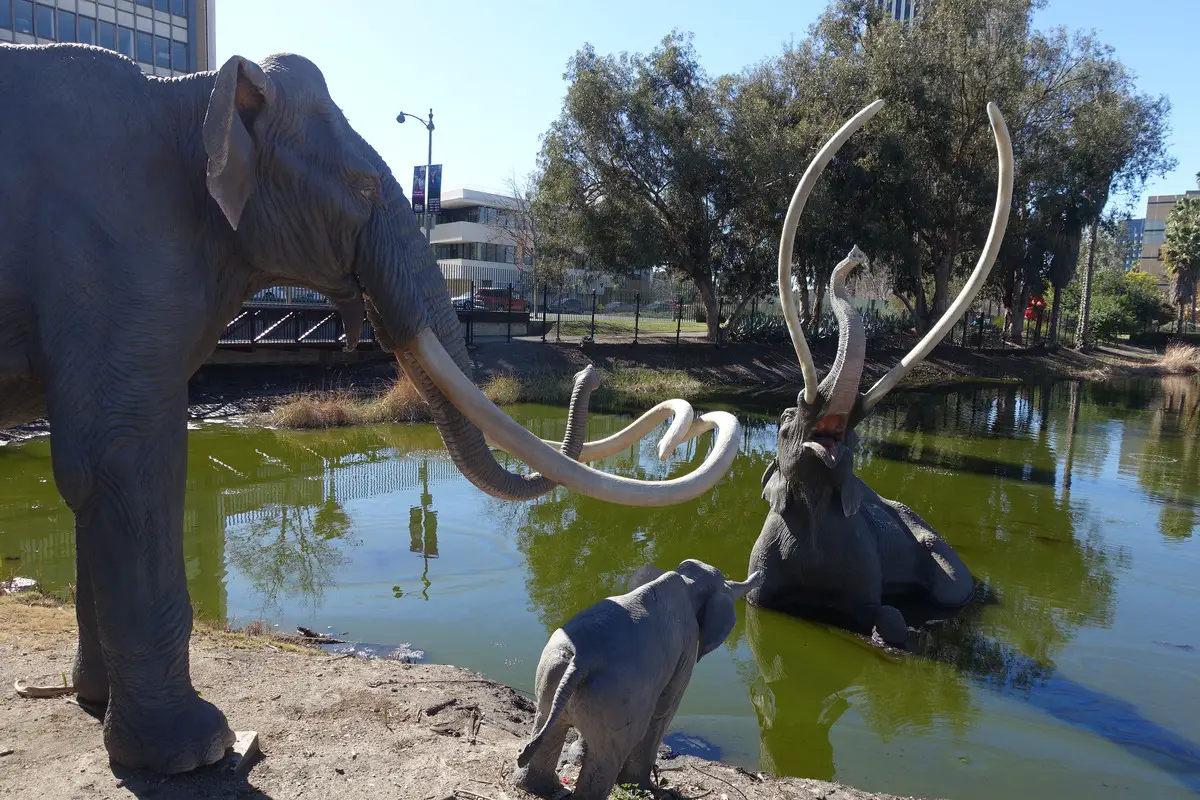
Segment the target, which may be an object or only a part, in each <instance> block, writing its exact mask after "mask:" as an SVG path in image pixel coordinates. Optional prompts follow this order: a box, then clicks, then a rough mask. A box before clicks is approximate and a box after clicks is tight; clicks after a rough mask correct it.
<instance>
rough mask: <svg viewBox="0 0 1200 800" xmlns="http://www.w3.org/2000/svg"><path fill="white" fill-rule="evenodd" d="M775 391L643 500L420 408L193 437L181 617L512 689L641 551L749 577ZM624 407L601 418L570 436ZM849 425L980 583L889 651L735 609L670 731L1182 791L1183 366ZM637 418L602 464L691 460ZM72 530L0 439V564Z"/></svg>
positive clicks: (933, 779)
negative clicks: (463, 449) (472, 456)
mask: <svg viewBox="0 0 1200 800" xmlns="http://www.w3.org/2000/svg"><path fill="white" fill-rule="evenodd" d="M789 400H790V398H789ZM786 402H787V401H783V402H781V403H780V404H779V407H778V408H770V409H766V410H765V412H766V413H765V414H764V415H763V416H761V417H754V416H752V415H749V414H747V413H746V411H745V410H744V409H740V410H739V411H738V416H739V418H741V419H742V421H743V423H744V437H743V441H742V445H741V452H740V454H739V456H738V458H737V459H736V460H735V462H734V464H733V467H732V469H731V472H730V474H729V476H728V477H727V478H726V479H725V480H724V481H722V483H721V484H720V485H719V486H717V487H716V488H715V489H714V490H713V492H711V493H710V494H709V495H707V496H705V497H702V498H698V499H696V500H693V501H690V502H688V503H684V504H682V505H680V506H675V507H670V508H659V509H631V508H624V507H619V506H612V505H609V504H606V503H601V502H599V501H595V500H592V499H590V498H586V497H580V496H577V495H575V494H572V493H571V492H568V491H566V490H564V489H561V488H560V489H557V490H555V491H554V492H551V493H550V494H548V495H546V496H544V497H542V498H539V499H537V500H535V501H531V502H528V503H505V502H501V501H498V500H494V499H492V498H489V497H486V496H484V495H482V493H480V492H478V490H476V489H474V487H471V486H470V485H469V484H468V483H467V482H466V481H465V480H464V479H463V478H462V477H461V475H460V474H459V473H458V472H457V470H455V468H454V467H453V465H452V464H451V463H450V461H449V459H448V458H447V456H446V453H445V451H444V449H443V448H442V446H441V441H440V437H439V436H438V434H437V432H436V430H434V429H433V428H431V427H425V426H388V427H377V428H375V427H372V428H362V429H352V430H334V431H324V432H313V431H309V432H290V433H289V432H274V431H247V430H240V429H234V428H230V427H227V426H215V427H210V428H207V429H204V430H200V431H194V432H193V433H192V435H191V437H190V450H189V462H188V490H187V508H186V512H185V516H186V524H187V529H186V537H185V548H184V549H185V555H186V564H187V575H188V582H189V590H190V592H191V596H192V599H193V602H194V604H195V606H196V609H197V612H198V613H199V614H201V615H204V616H208V617H215V618H223V617H226V616H227V615H228V614H230V613H237V614H246V613H248V612H249V611H250V610H252V609H254V610H257V609H260V608H269V609H272V610H273V611H272V613H278V614H280V615H281V618H283V619H286V617H287V616H288V615H299V614H308V615H310V616H313V615H317V614H319V615H320V619H319V620H318V619H317V618H316V617H315V616H313V618H312V619H311V620H310V619H305V620H304V621H303V623H302V624H306V625H314V626H315V624H316V623H317V622H318V621H319V623H320V625H321V626H324V625H326V624H327V623H330V622H336V623H337V625H338V627H337V630H339V631H340V630H353V631H354V636H355V638H365V639H367V640H368V641H372V642H382V643H388V645H386V646H383V645H381V647H384V649H385V650H387V649H390V647H391V646H392V645H396V644H398V643H400V642H405V641H410V642H412V643H413V644H415V645H417V646H419V647H420V648H422V649H424V650H427V652H429V653H431V654H432V655H431V657H432V658H434V659H438V660H450V661H453V662H455V663H460V664H463V665H464V666H467V667H470V668H473V669H479V670H481V671H482V672H484V673H485V674H488V675H490V676H493V677H496V678H499V679H501V680H506V681H510V682H514V683H516V684H517V685H519V686H521V687H522V688H528V682H529V681H531V680H532V673H533V669H532V665H533V664H536V662H537V658H538V654H539V653H540V651H541V647H542V646H543V645H544V643H545V637H546V636H547V635H548V634H549V632H550V631H552V630H553V629H554V628H556V627H558V626H559V625H560V624H562V623H563V622H564V621H565V620H566V619H568V618H569V617H570V616H572V615H573V614H575V613H576V612H577V611H579V610H580V609H582V608H584V607H586V606H588V605H590V604H592V603H593V602H595V601H596V600H597V599H599V598H601V597H604V596H607V595H611V594H615V593H618V592H621V591H623V590H624V584H625V580H626V577H627V576H628V575H629V574H630V573H631V572H632V571H633V570H634V569H636V568H637V567H638V566H641V565H642V564H644V563H647V562H650V563H654V564H656V565H658V566H660V567H664V568H670V567H673V566H675V565H676V564H677V563H678V562H679V561H681V560H683V559H685V558H691V557H696V558H701V559H703V560H705V561H707V562H709V563H712V564H713V565H714V566H716V567H718V568H719V569H721V570H722V571H723V572H724V573H726V575H728V576H730V577H734V578H738V579H740V578H744V577H745V571H746V566H747V561H748V556H749V552H750V548H751V546H752V545H753V542H754V540H755V538H756V537H757V535H758V533H759V530H760V528H761V525H762V521H763V518H764V514H765V504H764V503H763V501H762V499H761V496H760V483H759V481H760V478H761V476H762V473H763V470H764V469H765V468H766V466H767V463H768V462H769V460H770V458H771V457H772V456H773V455H774V447H775V419H776V415H777V413H778V411H779V408H782V407H783V405H784V404H786ZM513 413H514V416H515V417H516V418H517V420H518V421H519V422H520V423H521V424H522V425H524V426H525V427H527V428H529V429H530V430H532V431H533V432H534V433H535V434H536V435H538V436H541V437H543V438H546V439H552V440H553V439H560V438H561V436H562V434H563V431H564V429H565V412H564V411H563V410H561V409H545V408H541V407H519V408H516V409H513ZM627 422H628V419H627V418H618V417H612V416H605V415H595V416H593V417H592V419H591V422H590V424H589V438H599V437H602V436H605V435H608V434H610V433H613V432H615V431H616V430H618V429H620V428H621V427H623V426H624V425H625V424H627ZM859 431H860V434H861V443H862V447H861V450H860V452H859V453H858V454H857V456H856V469H857V471H858V473H859V474H860V475H861V476H862V477H863V479H864V480H866V481H867V482H868V483H869V484H870V485H871V486H872V487H873V488H874V489H875V490H876V491H878V492H879V493H880V494H882V495H883V496H886V497H892V498H896V499H898V500H900V501H902V502H905V503H906V504H908V505H911V506H912V507H913V508H914V509H916V510H917V511H918V512H919V513H920V514H921V515H922V516H923V517H925V518H926V519H927V520H929V522H930V523H931V524H932V525H934V526H935V527H936V528H937V529H938V530H940V531H941V532H942V533H943V534H944V535H945V536H946V538H947V539H948V540H949V541H950V542H952V543H953V545H954V547H955V549H956V550H957V551H958V552H959V553H960V554H961V555H962V557H963V558H964V560H965V561H966V562H967V564H968V565H969V566H970V568H971V571H972V573H973V574H974V575H975V577H976V578H977V579H978V580H979V581H980V584H981V587H982V588H981V591H980V592H979V594H978V597H977V599H976V601H975V602H973V603H972V604H971V605H970V606H968V607H967V608H966V609H964V610H963V611H962V612H961V613H959V614H958V615H956V616H954V617H952V618H951V619H949V620H947V621H944V622H942V623H938V624H934V625H931V626H929V627H928V628H927V629H926V630H923V631H922V632H921V633H920V635H919V636H918V637H917V643H918V647H917V654H916V655H909V656H903V657H901V656H898V655H896V654H893V653H889V652H884V651H881V650H879V649H877V648H874V647H871V646H870V645H869V644H868V643H866V642H865V641H864V640H862V639H861V638H858V637H855V636H853V635H851V634H848V633H845V632H843V631H839V630H837V629H835V628H827V627H823V626H821V625H817V624H814V623H812V622H807V621H803V620H797V619H794V618H791V617H787V616H784V615H780V614H776V613H774V612H769V611H762V610H759V609H748V608H746V607H745V606H744V604H739V621H738V625H737V626H736V627H735V629H734V631H733V633H732V634H731V635H730V637H729V639H728V641H727V643H726V646H725V648H724V649H723V650H720V651H718V652H717V653H714V654H713V655H712V656H710V657H709V658H707V659H705V661H704V663H703V664H701V665H699V666H698V668H697V670H696V672H695V674H694V676H693V679H692V684H691V688H689V691H688V693H687V694H686V695H685V697H684V706H683V709H682V710H681V713H680V714H679V715H678V716H677V718H676V719H677V722H676V726H675V728H674V730H672V731H671V732H670V733H669V737H668V738H669V740H670V741H672V742H673V743H674V744H676V745H677V747H679V748H683V749H687V748H694V749H696V750H697V751H704V752H707V753H710V754H711V753H720V754H721V755H722V756H723V757H724V758H727V759H730V760H732V761H735V762H737V763H741V764H743V765H745V766H748V767H755V766H758V767H761V768H763V769H768V770H771V771H775V772H778V773H780V774H785V775H799V776H810V777H820V778H827V779H828V778H832V779H835V780H841V781H845V782H848V783H851V784H856V785H860V786H862V787H863V788H868V789H879V790H887V791H891V792H894V793H898V794H915V795H920V796H941V797H945V796H951V797H958V798H963V800H970V798H992V797H995V798H1001V797H1009V796H1012V795H1013V794H1024V795H1028V796H1031V797H1033V796H1045V797H1054V796H1067V795H1070V794H1073V793H1075V792H1078V793H1079V794H1080V795H1081V796H1090V797H1094V796H1101V795H1104V796H1115V795H1117V794H1122V793H1127V792H1128V789H1130V788H1132V789H1134V791H1135V794H1137V795H1138V796H1155V797H1168V796H1176V797H1178V796H1183V795H1180V794H1179V793H1180V792H1181V791H1184V792H1197V791H1200V787H1198V786H1197V777H1196V776H1197V775H1198V774H1200V767H1198V765H1200V757H1198V756H1197V747H1196V745H1195V744H1194V742H1195V741H1196V740H1197V739H1200V724H1198V723H1197V722H1196V721H1195V720H1194V717H1193V713H1192V712H1191V711H1190V710H1189V708H1188V703H1187V702H1181V699H1182V700H1188V699H1189V698H1192V697H1194V696H1196V679H1195V677H1194V676H1195V675H1196V672H1197V665H1198V664H1200V662H1197V661H1196V660H1195V659H1197V658H1200V650H1197V649H1196V648H1200V626H1198V623H1197V619H1200V618H1197V617H1196V615H1195V614H1194V613H1192V612H1191V610H1190V609H1191V608H1194V606H1195V603H1196V602H1197V601H1200V593H1198V592H1200V590H1198V589H1197V588H1196V586H1195V581H1194V575H1195V570H1196V569H1197V568H1198V567H1200V553H1198V552H1197V551H1196V550H1195V548H1196V547H1197V546H1200V545H1197V544H1196V543H1197V542H1200V537H1196V536H1195V535H1194V534H1195V533H1196V525H1197V517H1196V505H1197V501H1198V500H1200V382H1197V381H1195V380H1179V379H1173V380H1168V381H1161V382H1153V381H1141V382H1130V383H1125V384H1111V383H1109V384H1105V383H1082V382H1073V383H1062V384H1057V385H1054V386H1048V387H1042V386H1025V387H1015V386H1014V387H1000V388H997V387H989V388H977V389H964V390H961V391H956V392H942V393H935V392H923V393H908V394H896V395H891V396H889V397H888V398H887V399H886V400H885V404H884V405H882V406H880V407H879V408H878V409H876V413H875V414H873V415H872V417H870V418H869V419H868V420H867V421H866V422H864V424H863V425H861V426H860V429H859ZM654 442H655V437H651V438H650V440H649V441H647V442H645V443H641V444H638V445H636V446H634V447H631V448H630V449H629V450H626V451H624V452H622V453H619V454H616V455H614V456H612V457H611V458H609V459H607V460H606V462H605V463H603V464H601V465H599V466H600V467H601V468H602V469H605V470H606V471H610V472H616V473H619V474H624V475H631V476H637V477H641V478H656V479H661V478H664V477H670V476H674V475H678V474H682V473H684V472H687V471H689V470H691V469H693V468H694V467H695V466H696V465H697V464H698V463H699V462H700V461H701V460H702V459H703V457H704V455H705V453H706V450H707V447H708V437H704V438H703V439H701V440H700V441H699V442H690V443H688V445H687V446H686V447H684V448H681V449H680V451H679V452H678V453H677V454H675V455H673V456H672V458H671V459H670V460H669V461H668V462H666V463H663V462H659V461H658V460H657V458H656V457H655V454H654ZM496 455H497V458H498V459H500V460H501V461H502V462H503V463H504V464H505V465H506V466H507V467H509V468H511V469H523V467H521V466H520V465H519V463H518V462H516V460H515V459H513V458H512V457H511V456H509V455H508V454H504V453H497V454H496ZM406 509H407V511H408V514H407V519H406V515H405V513H404V512H405V510H406ZM72 525H73V520H72V518H71V515H70V513H69V512H68V511H67V510H66V509H65V507H64V506H63V504H62V502H61V499H60V498H59V497H58V494H57V492H56V490H55V488H54V483H53V478H52V474H51V470H50V466H49V446H48V442H46V441H45V440H42V441H35V442H30V443H27V444H24V445H21V446H19V447H7V448H0V558H4V559H11V558H18V559H20V560H19V561H17V562H12V561H9V560H5V561H4V562H3V564H4V569H9V568H12V567H10V564H14V563H15V564H17V565H19V566H17V567H15V568H16V569H18V570H19V571H20V572H21V573H22V574H30V575H32V576H33V577H38V578H40V579H41V580H42V581H43V582H44V583H45V584H46V585H48V586H50V587H51V588H58V587H64V586H66V585H67V584H69V583H70V582H71V581H72V580H73V573H74V569H73V559H74V546H73V530H72ZM406 525H407V530H408V538H407V542H406V540H405V536H404V533H405V528H406ZM417 558H419V559H420V563H417V561H416V559H417ZM522 584H523V585H522ZM394 597H401V598H403V599H405V600H407V599H409V598H417V599H419V600H420V602H395V600H394ZM231 610H232V611H231ZM297 621H300V620H299V619H297ZM497 631H501V633H498V632H497ZM1164 642H1165V643H1167V644H1168V645H1170V646H1163V644H1162V643H1164ZM1189 648H1190V649H1189ZM522 681H526V683H524V684H523V683H521V682H522ZM983 775H986V778H987V779H986V780H981V776H983Z"/></svg>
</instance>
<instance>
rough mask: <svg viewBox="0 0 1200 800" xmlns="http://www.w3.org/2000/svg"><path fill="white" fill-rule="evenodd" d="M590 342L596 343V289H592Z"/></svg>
mask: <svg viewBox="0 0 1200 800" xmlns="http://www.w3.org/2000/svg"><path fill="white" fill-rule="evenodd" d="M591 339H592V343H593V344H595V343H596V290H595V289H592V333H591Z"/></svg>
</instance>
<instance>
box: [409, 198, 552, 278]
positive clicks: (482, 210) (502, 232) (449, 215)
mask: <svg viewBox="0 0 1200 800" xmlns="http://www.w3.org/2000/svg"><path fill="white" fill-rule="evenodd" d="M515 206H516V201H515V200H514V199H513V198H511V197H507V196H505V195H500V194H492V193H490V192H480V191H476V190H474V189H450V190H446V191H443V192H442V201H441V211H440V212H439V213H437V214H434V215H433V229H432V230H431V231H430V236H429V241H430V244H432V245H433V252H434V255H435V256H436V257H437V260H438V266H439V267H441V269H442V275H443V276H445V278H446V288H447V289H449V291H450V294H451V295H452V296H453V295H458V294H462V293H463V292H469V291H470V290H471V281H472V279H474V281H475V288H476V289H480V288H491V287H507V286H508V284H510V283H511V284H512V285H513V286H514V287H516V288H518V289H519V288H520V287H521V285H522V282H523V281H524V280H525V278H526V275H525V273H526V271H527V270H529V269H530V268H531V267H532V265H533V254H532V253H525V252H519V251H520V248H519V246H518V241H517V237H516V236H514V235H513V233H512V230H511V229H512V226H513V224H514V223H515V218H514V216H513V215H512V213H511V212H512V209H514V208H515ZM417 224H418V225H423V224H424V219H423V218H422V216H421V215H417Z"/></svg>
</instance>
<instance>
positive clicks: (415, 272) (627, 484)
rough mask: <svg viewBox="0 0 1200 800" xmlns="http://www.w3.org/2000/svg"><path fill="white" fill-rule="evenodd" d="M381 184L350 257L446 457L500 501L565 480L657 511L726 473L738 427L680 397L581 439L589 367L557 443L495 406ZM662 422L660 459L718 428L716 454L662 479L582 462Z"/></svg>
mask: <svg viewBox="0 0 1200 800" xmlns="http://www.w3.org/2000/svg"><path fill="white" fill-rule="evenodd" d="M383 188H384V192H383V195H384V201H385V202H384V206H385V207H384V208H381V209H379V210H377V211H376V214H375V216H374V217H373V219H372V220H371V222H370V223H369V224H368V226H367V228H366V230H365V231H364V232H363V235H362V237H361V239H360V241H359V246H358V253H357V257H356V260H357V263H356V267H355V268H356V272H357V274H358V276H359V279H360V281H361V282H362V284H363V287H364V290H365V292H366V295H367V298H368V302H367V316H368V318H369V319H370V320H371V323H372V325H373V326H374V327H375V330H376V337H377V339H378V341H379V343H380V345H381V346H383V347H385V348H387V349H389V350H391V351H392V352H394V353H395V354H396V357H397V360H398V361H399V364H400V368H401V369H402V370H403V372H404V373H405V375H407V376H408V378H409V380H411V381H412V383H413V385H414V386H415V387H416V388H417V390H418V391H419V392H420V393H421V396H422V397H424V398H425V400H426V402H427V403H428V404H429V408H430V413H431V414H432V416H433V420H434V424H435V425H436V426H437V428H438V431H439V432H440V434H441V437H442V441H443V442H444V443H445V445H446V449H447V451H449V453H450V456H451V458H452V459H453V460H454V463H455V465H456V466H457V467H458V468H459V470H461V471H462V473H463V475H464V476H465V477H466V478H467V479H468V480H469V481H471V483H472V484H474V485H475V486H477V487H479V488H480V489H481V490H483V491H484V492H486V493H487V494H489V495H492V496H493V497H498V498H501V499H505V500H528V499H532V498H534V497H538V496H540V495H543V494H545V493H547V492H549V491H550V490H551V489H553V488H554V487H555V486H556V485H560V484H561V485H564V486H567V487H568V488H571V489H574V490H576V491H579V492H580V493H582V494H586V495H588V496H591V497H596V498H598V499H602V500H609V501H612V502H618V503H623V504H626V505H639V506H661V505H670V504H674V503H679V502H683V501H685V500H689V499H691V498H694V497H696V496H698V495H699V494H701V493H703V492H705V491H707V490H708V489H710V488H712V486H714V485H715V484H716V483H717V482H718V481H719V480H720V479H721V478H722V477H723V476H724V474H725V473H726V472H727V471H728V469H729V467H730V465H731V463H732V461H733V458H734V456H735V455H736V453H737V439H738V424H737V421H736V420H735V419H734V418H733V417H732V416H731V415H729V414H725V413H724V412H713V413H711V414H706V415H704V416H703V417H700V418H698V419H696V418H694V415H693V412H692V409H691V407H690V406H689V405H688V404H687V403H684V402H683V401H681V400H673V401H667V402H665V403H661V404H659V405H658V406H656V407H655V408H654V409H651V411H649V412H647V413H646V414H645V415H643V416H642V417H641V418H640V419H638V420H637V421H635V422H634V423H633V424H632V425H630V426H629V427H627V428H626V429H625V430H623V431H621V432H619V433H618V434H616V435H614V436H610V437H608V438H607V439H604V440H602V441H600V442H594V443H585V442H584V434H585V429H586V407H587V400H588V395H589V394H590V393H591V391H592V389H594V388H595V386H596V382H597V377H598V376H597V374H596V373H595V371H594V370H593V369H592V368H591V367H589V368H587V369H586V370H584V371H583V372H581V373H579V374H578V375H576V380H575V388H574V392H573V394H572V397H571V408H570V412H569V415H568V423H567V435H566V436H565V437H564V441H563V442H562V443H550V442H543V441H542V440H540V439H538V438H537V437H535V436H534V435H533V434H531V433H530V432H529V431H527V430H525V429H524V428H522V427H521V426H520V425H517V424H516V422H514V421H513V420H512V419H511V418H510V417H508V415H506V414H504V412H502V411H500V409H498V408H496V406H495V404H493V403H492V402H491V401H490V400H488V399H487V398H486V397H485V396H484V395H483V393H482V392H480V391H479V389H478V388H477V387H475V386H474V384H472V383H471V381H470V379H469V378H468V377H467V375H468V374H469V373H470V359H469V358H468V355H467V350H466V344H465V342H464V339H463V331H462V325H461V323H460V322H459V320H458V315H457V312H456V311H455V310H454V307H453V305H452V304H451V302H450V294H449V292H448V291H447V289H446V283H445V280H444V278H443V277H442V274H441V270H440V269H439V268H438V265H437V261H436V259H435V258H434V255H433V252H432V249H431V248H430V246H429V244H428V242H426V240H425V238H424V237H423V236H421V234H420V233H419V231H418V229H417V225H416V219H415V216H414V215H413V212H412V208H411V207H410V206H409V204H408V202H407V200H405V198H404V196H403V194H402V192H401V190H400V187H399V185H398V184H397V183H396V181H395V180H394V179H393V178H392V177H391V176H390V175H387V174H386V173H385V178H384V181H383ZM666 417H673V423H672V425H671V426H670V427H669V429H668V431H667V433H666V435H665V436H664V439H663V442H662V443H661V445H660V448H659V455H660V457H661V458H664V459H665V458H666V457H668V456H669V455H670V453H671V452H672V451H673V450H674V449H675V448H676V447H677V446H678V445H680V444H682V443H683V442H685V441H687V440H688V439H691V438H693V437H695V436H699V435H701V434H702V433H705V432H706V431H709V430H713V429H716V431H717V435H716V436H715V441H714V444H713V448H712V451H711V452H710V454H709V456H708V458H707V459H706V460H705V462H704V464H703V465H701V467H700V468H699V469H697V470H696V471H695V472H693V473H691V474H689V475H687V476H684V477H682V478H675V479H672V480H667V481H653V482H652V481H638V480H632V479H629V478H623V477H617V476H612V475H607V474H605V473H602V472H599V471H597V470H594V469H592V468H590V467H587V466H585V465H584V464H582V463H580V460H583V461H589V460H595V459H599V458H603V457H605V456H607V455H611V454H613V453H615V452H619V451H620V450H622V449H624V448H627V447H629V446H630V445H631V444H633V443H634V442H636V441H637V440H638V439H640V438H641V437H642V436H644V435H645V434H646V433H648V432H649V431H650V430H651V429H653V428H654V427H655V426H656V425H657V424H658V423H659V422H661V421H662V420H663V419H664V418H666ZM485 432H486V434H487V436H488V437H489V439H490V440H491V441H492V442H494V443H495V444H496V445H498V446H499V447H501V448H503V449H505V450H507V451H508V452H510V453H512V454H513V455H516V456H517V457H518V458H520V459H522V460H523V461H525V462H526V463H527V464H528V465H529V466H530V467H531V468H532V469H535V470H538V472H537V473H533V474H530V475H519V474H515V473H513V472H510V471H508V470H507V469H505V468H504V467H502V466H501V465H500V464H499V463H498V462H497V461H496V459H495V457H494V456H493V455H492V451H491V448H490V447H489V442H488V440H486V439H485V438H484V434H485ZM556 447H557V449H556Z"/></svg>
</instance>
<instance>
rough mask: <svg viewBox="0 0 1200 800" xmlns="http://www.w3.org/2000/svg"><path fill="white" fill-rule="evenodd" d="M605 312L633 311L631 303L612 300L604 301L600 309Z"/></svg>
mask: <svg viewBox="0 0 1200 800" xmlns="http://www.w3.org/2000/svg"><path fill="white" fill-rule="evenodd" d="M601 310H602V311H603V312H604V313H606V314H621V313H628V312H630V311H633V303H625V302H622V301H620V300H614V301H612V302H611V303H605V304H604V308H602V309H601Z"/></svg>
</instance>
